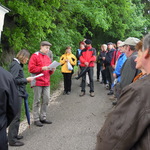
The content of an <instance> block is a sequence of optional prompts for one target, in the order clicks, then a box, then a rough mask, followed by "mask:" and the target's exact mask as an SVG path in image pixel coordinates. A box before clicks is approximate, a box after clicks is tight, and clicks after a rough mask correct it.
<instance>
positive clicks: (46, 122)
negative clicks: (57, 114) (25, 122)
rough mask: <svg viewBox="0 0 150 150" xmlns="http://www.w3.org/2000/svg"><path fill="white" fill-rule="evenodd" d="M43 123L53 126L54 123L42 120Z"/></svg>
mask: <svg viewBox="0 0 150 150" xmlns="http://www.w3.org/2000/svg"><path fill="white" fill-rule="evenodd" d="M40 121H41V123H43V124H52V122H51V121H48V120H40Z"/></svg>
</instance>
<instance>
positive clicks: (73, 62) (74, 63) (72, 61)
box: [70, 55, 77, 66]
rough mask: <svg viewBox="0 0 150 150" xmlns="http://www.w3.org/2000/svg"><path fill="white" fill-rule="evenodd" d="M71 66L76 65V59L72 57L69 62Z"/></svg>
mask: <svg viewBox="0 0 150 150" xmlns="http://www.w3.org/2000/svg"><path fill="white" fill-rule="evenodd" d="M70 63H71V65H73V66H75V65H76V64H77V58H76V57H75V56H74V55H72V58H71V61H70Z"/></svg>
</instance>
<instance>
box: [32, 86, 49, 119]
mask: <svg viewBox="0 0 150 150" xmlns="http://www.w3.org/2000/svg"><path fill="white" fill-rule="evenodd" d="M33 91H34V102H33V118H34V121H39V120H45V119H46V112H47V107H48V102H49V100H50V86H35V87H33Z"/></svg>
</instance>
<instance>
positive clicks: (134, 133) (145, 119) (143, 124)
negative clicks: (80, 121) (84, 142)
mask: <svg viewBox="0 0 150 150" xmlns="http://www.w3.org/2000/svg"><path fill="white" fill-rule="evenodd" d="M140 95H141V94H139V92H138V91H135V90H134V89H133V88H130V86H128V87H126V88H125V89H124V90H123V92H122V94H121V97H120V99H119V103H118V105H117V106H116V108H115V110H114V111H113V112H112V113H111V114H109V116H108V118H107V119H106V121H105V123H104V126H103V127H102V129H101V130H100V132H99V133H98V135H97V144H96V150H129V149H131V148H132V147H133V145H134V144H135V143H136V142H137V141H138V140H139V139H140V137H141V136H142V134H143V133H144V131H145V129H146V128H147V127H148V126H149V122H150V118H149V115H150V112H149V110H148V108H144V107H142V105H143V102H142V100H143V99H142V98H141V97H140Z"/></svg>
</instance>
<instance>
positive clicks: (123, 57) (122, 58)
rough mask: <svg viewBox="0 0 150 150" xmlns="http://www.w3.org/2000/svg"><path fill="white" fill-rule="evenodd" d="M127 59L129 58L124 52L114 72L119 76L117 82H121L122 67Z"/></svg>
mask: <svg viewBox="0 0 150 150" xmlns="http://www.w3.org/2000/svg"><path fill="white" fill-rule="evenodd" d="M126 60H127V57H126V55H125V53H122V54H121V55H120V57H119V58H118V60H117V62H116V67H115V70H114V72H113V73H115V74H116V76H117V82H120V78H121V68H122V66H123V64H124V63H125V61H126Z"/></svg>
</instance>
